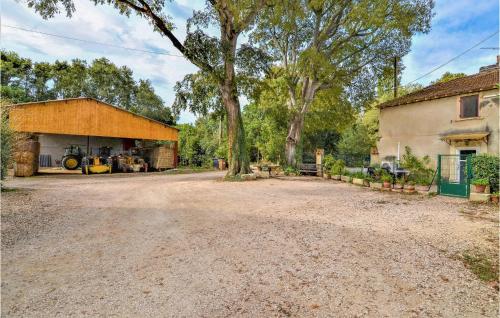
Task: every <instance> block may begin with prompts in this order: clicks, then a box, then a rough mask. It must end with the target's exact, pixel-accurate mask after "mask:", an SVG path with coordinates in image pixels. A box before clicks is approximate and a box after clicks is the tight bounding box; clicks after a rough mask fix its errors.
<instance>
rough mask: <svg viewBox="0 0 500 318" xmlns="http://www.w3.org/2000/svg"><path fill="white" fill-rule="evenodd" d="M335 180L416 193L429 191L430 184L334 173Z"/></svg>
mask: <svg viewBox="0 0 500 318" xmlns="http://www.w3.org/2000/svg"><path fill="white" fill-rule="evenodd" d="M331 178H332V179H333V180H340V181H342V182H346V183H352V184H355V185H358V186H363V187H369V188H372V189H376V190H384V191H395V192H405V193H414V192H424V193H427V192H428V190H427V189H428V186H418V185H417V186H414V185H405V186H402V185H399V184H395V185H392V184H390V183H389V182H369V181H368V180H365V179H358V178H353V177H351V176H340V175H337V176H335V175H333V176H331Z"/></svg>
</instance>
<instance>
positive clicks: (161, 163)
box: [151, 144, 175, 170]
mask: <svg viewBox="0 0 500 318" xmlns="http://www.w3.org/2000/svg"><path fill="white" fill-rule="evenodd" d="M174 147H175V146H174V145H173V144H165V145H159V146H156V147H154V148H153V152H152V155H151V167H152V168H154V169H156V170H163V169H169V168H175V151H174Z"/></svg>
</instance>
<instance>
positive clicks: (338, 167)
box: [332, 159, 345, 176]
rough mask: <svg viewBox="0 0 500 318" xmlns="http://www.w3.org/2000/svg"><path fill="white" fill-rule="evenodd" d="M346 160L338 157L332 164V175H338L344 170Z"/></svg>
mask: <svg viewBox="0 0 500 318" xmlns="http://www.w3.org/2000/svg"><path fill="white" fill-rule="evenodd" d="M344 168H345V162H344V160H342V159H337V160H336V161H335V163H334V164H333V166H332V175H334V176H338V175H340V174H342V173H343V172H344Z"/></svg>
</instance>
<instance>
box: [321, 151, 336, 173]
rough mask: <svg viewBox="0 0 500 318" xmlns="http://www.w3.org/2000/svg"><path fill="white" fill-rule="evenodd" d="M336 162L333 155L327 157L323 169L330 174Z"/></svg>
mask: <svg viewBox="0 0 500 318" xmlns="http://www.w3.org/2000/svg"><path fill="white" fill-rule="evenodd" d="M335 162H336V161H335V158H333V156H332V155H326V156H325V158H324V159H323V169H324V170H325V171H327V173H330V170H331V169H332V167H333V165H334V164H335Z"/></svg>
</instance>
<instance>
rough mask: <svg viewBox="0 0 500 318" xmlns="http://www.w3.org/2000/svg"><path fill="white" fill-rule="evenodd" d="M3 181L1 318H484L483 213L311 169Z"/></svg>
mask: <svg viewBox="0 0 500 318" xmlns="http://www.w3.org/2000/svg"><path fill="white" fill-rule="evenodd" d="M220 177H222V174H221V173H218V172H209V173H199V174H190V175H162V174H160V175H158V174H157V175H140V174H137V175H133V176H132V175H112V176H108V175H106V176H89V177H87V176H59V177H36V178H28V179H15V180H11V181H9V182H8V183H7V186H10V187H17V188H22V189H21V190H18V191H15V192H6V193H3V194H2V295H1V296H2V316H4V317H14V316H17V317H21V316H22V317H58V316H60V317H67V316H102V317H112V316H118V317H233V316H242V317H290V316H291V317H327V316H328V317H331V316H334V317H362V316H366V317H483V316H485V317H497V316H498V296H497V291H496V290H495V289H494V288H492V287H491V286H490V285H488V284H486V283H484V282H482V281H480V280H479V279H478V278H477V277H476V276H475V275H474V274H473V273H472V272H471V271H469V270H468V269H467V268H466V267H465V266H464V264H463V263H462V262H461V261H460V260H459V259H457V258H456V257H454V255H456V254H457V253H460V252H461V251H465V250H471V249H481V250H485V251H488V252H490V253H493V254H495V253H496V254H495V255H498V251H497V250H496V249H497V248H498V240H497V239H498V238H497V235H498V222H497V221H496V220H497V215H496V214H495V213H496V212H495V211H494V209H492V208H481V207H479V206H471V205H470V204H468V203H466V202H465V201H464V200H460V199H452V198H446V197H422V196H404V195H401V194H391V193H380V192H375V191H371V190H369V189H361V188H358V187H356V186H353V185H346V184H342V183H335V182H333V181H324V180H317V179H315V178H282V179H281V178H280V179H269V180H259V181H250V182H221V181H220Z"/></svg>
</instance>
